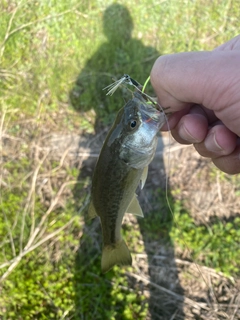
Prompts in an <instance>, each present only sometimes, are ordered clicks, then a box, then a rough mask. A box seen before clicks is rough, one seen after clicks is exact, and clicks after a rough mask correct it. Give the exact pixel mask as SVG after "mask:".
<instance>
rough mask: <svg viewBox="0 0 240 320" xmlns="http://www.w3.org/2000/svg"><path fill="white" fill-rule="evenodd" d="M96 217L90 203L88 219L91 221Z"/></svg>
mask: <svg viewBox="0 0 240 320" xmlns="http://www.w3.org/2000/svg"><path fill="white" fill-rule="evenodd" d="M96 216H97V213H96V210H95V208H94V205H93V202H92V201H91V202H90V205H89V208H88V217H89V219H93V218H96Z"/></svg>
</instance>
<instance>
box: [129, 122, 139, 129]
mask: <svg viewBox="0 0 240 320" xmlns="http://www.w3.org/2000/svg"><path fill="white" fill-rule="evenodd" d="M129 125H130V127H131V128H132V129H133V128H135V127H136V125H137V121H136V120H131V121H130V122H129Z"/></svg>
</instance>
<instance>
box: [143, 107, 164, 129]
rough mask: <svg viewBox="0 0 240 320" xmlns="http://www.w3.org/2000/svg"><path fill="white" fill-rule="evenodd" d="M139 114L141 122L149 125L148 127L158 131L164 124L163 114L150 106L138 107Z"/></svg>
mask: <svg viewBox="0 0 240 320" xmlns="http://www.w3.org/2000/svg"><path fill="white" fill-rule="evenodd" d="M140 113H141V116H142V121H143V122H144V123H149V124H150V125H154V126H156V127H158V128H159V129H160V127H161V126H162V125H163V123H164V122H165V115H164V113H163V112H161V111H159V110H157V109H156V108H154V107H153V106H152V105H151V104H148V103H146V102H145V103H141V105H140Z"/></svg>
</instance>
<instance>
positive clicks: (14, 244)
mask: <svg viewBox="0 0 240 320" xmlns="http://www.w3.org/2000/svg"><path fill="white" fill-rule="evenodd" d="M119 3H120V5H117V4H116V2H112V1H100V0H94V1H87V0H83V1H77V0H71V1H63V0H58V1H52V0H48V1H45V0H41V1H26V0H22V1H11V2H9V1H7V0H3V1H1V4H0V20H1V28H0V66H1V67H0V108H1V130H2V132H3V133H4V134H7V135H8V136H10V137H11V139H10V140H8V141H10V142H11V141H13V142H11V143H13V144H11V143H10V142H9V143H10V145H3V144H2V145H1V152H2V156H1V160H2V164H1V168H0V169H1V170H2V172H3V173H2V178H3V180H4V184H2V186H1V195H0V206H1V212H2V213H1V216H0V239H1V240H0V265H3V264H4V263H5V262H7V261H11V259H14V257H16V256H17V255H18V254H19V253H20V252H21V248H24V246H26V245H27V243H28V241H29V239H30V237H31V235H32V232H33V230H34V228H36V226H37V225H38V224H39V223H40V221H41V218H42V216H43V215H44V214H45V213H46V212H47V210H48V208H49V205H50V202H51V198H49V197H50V195H49V194H45V193H44V192H43V196H44V199H42V198H41V192H40V190H42V189H40V186H43V185H44V183H46V182H44V181H46V180H44V179H46V177H48V176H47V174H48V173H49V172H50V176H49V177H50V178H49V179H50V180H51V181H52V182H53V188H52V191H51V192H52V193H51V196H56V194H57V193H58V191H59V190H60V186H61V185H62V184H63V183H64V182H66V181H73V180H76V179H77V176H78V170H77V169H76V168H75V169H73V168H69V167H67V166H66V167H64V166H63V168H61V170H62V171H61V170H60V171H61V172H60V171H54V170H55V168H56V167H57V166H58V165H59V163H58V162H57V163H55V162H51V161H50V160H48V158H47V160H46V161H45V162H43V164H42V165H41V166H40V167H39V173H38V175H39V177H40V178H38V180H37V182H38V183H37V184H36V185H34V190H33V192H32V193H31V192H30V191H31V185H32V182H33V176H34V170H36V167H37V166H38V164H39V161H41V160H42V159H43V157H44V153H41V152H43V151H41V152H40V153H39V154H38V156H37V158H35V157H34V155H36V153H34V154H33V152H32V151H33V150H35V149H34V148H33V146H32V142H33V141H39V140H38V139H40V137H42V136H44V134H50V133H51V132H52V131H53V132H58V131H64V132H74V133H78V132H79V129H80V132H83V133H85V132H87V133H93V131H94V128H98V127H99V126H104V125H105V124H109V123H111V121H112V120H113V118H114V116H115V112H116V111H117V110H118V109H119V108H120V107H121V106H122V105H123V104H124V98H127V97H128V93H126V92H125V91H124V89H123V90H119V91H118V92H117V93H116V94H115V95H114V96H113V97H106V96H105V92H103V91H102V88H103V87H105V86H107V85H108V84H110V83H111V82H112V78H113V77H115V78H118V77H120V76H121V75H122V74H124V73H128V74H130V75H131V76H132V77H133V78H134V79H136V80H138V81H139V82H141V83H144V81H145V80H146V78H147V77H148V76H149V73H150V70H151V67H152V64H153V63H154V61H155V59H156V58H157V56H158V55H160V54H166V53H173V52H180V51H190V50H211V49H213V48H214V47H215V46H217V45H219V44H221V43H223V42H224V41H227V40H228V39H230V38H232V37H233V36H235V35H236V34H237V33H238V31H239V18H240V16H239V4H238V2H237V1H236V2H234V1H232V2H231V1H220V0H219V1H206V0H205V1H204V0H202V1H200V0H198V1H177V0H174V1H155V0H150V1H147V0H144V1H142V2H141V3H140V2H139V1H136V0H134V1H131V2H129V1H127V0H126V1H121V2H119ZM110 5H112V6H111V7H110V8H108V7H109V6H110ZM107 8H108V9H107ZM103 21H104V26H103ZM148 90H149V92H151V88H150V87H149V88H148ZM14 139H15V140H14ZM16 139H19V140H16ZM14 141H17V142H16V144H15V145H14ZM11 146H12V147H11ZM35 151H36V150H35ZM35 151H34V152H35ZM59 172H60V173H59ZM55 177H56V179H55ZM54 179H55V180H56V181H57V182H56V183H55V182H54V181H55V180H54ZM236 183H238V182H237V181H236ZM88 185H89V181H88V180H83V181H82V182H81V183H80V184H79V185H78V187H77V188H75V189H74V186H73V185H69V186H66V190H67V193H66V195H65V193H63V195H62V197H63V204H61V203H58V206H56V207H54V208H52V210H51V212H50V213H49V214H48V215H47V218H46V220H45V221H44V223H43V224H42V227H41V232H40V233H39V238H38V237H36V238H35V240H34V242H33V243H34V244H37V243H38V242H39V241H41V240H42V239H44V237H47V236H48V235H49V234H52V233H53V232H55V231H57V230H60V228H62V227H64V230H62V231H61V230H60V231H59V232H58V233H57V234H56V236H54V237H52V238H51V239H49V240H48V241H46V242H44V243H42V244H41V245H39V246H37V247H36V248H35V249H34V250H32V251H30V252H29V253H28V254H26V255H24V256H23V257H22V259H21V261H20V263H19V264H17V265H16V268H14V269H13V270H12V271H11V273H9V275H7V276H6V279H4V281H3V282H2V283H1V286H2V287H1V296H0V317H1V318H2V319H91V316H90V315H89V306H92V308H93V310H92V319H146V314H147V312H148V304H147V302H146V301H145V299H144V297H143V295H141V294H140V293H139V292H138V291H137V290H130V288H129V286H128V282H127V279H126V276H125V274H124V270H125V269H121V268H118V267H116V268H114V270H112V271H111V272H110V273H109V274H107V275H104V276H103V275H102V274H101V273H100V252H99V250H97V249H94V248H95V247H96V243H95V242H94V241H93V239H91V236H90V235H88V234H85V232H84V223H83V213H79V211H77V209H76V207H78V208H79V207H81V206H82V205H83V203H84V201H85V195H86V193H88V192H89V188H88ZM73 189H74V190H75V193H76V190H77V191H78V192H79V196H78V200H77V202H78V203H77V204H76V196H75V197H74V196H73V194H72V193H73ZM238 190H239V189H238ZM238 192H239V191H238ZM157 197H160V198H161V199H163V197H162V196H157V195H155V198H156V201H159V198H157ZM164 205H165V204H164ZM24 210H25V211H24ZM24 212H25V213H24ZM182 212H183V213H182ZM33 213H34V215H33ZM174 213H175V216H176V219H177V221H178V225H177V226H176V225H174V224H173V222H172V218H171V217H169V216H167V215H166V216H165V218H163V219H162V220H161V219H160V220H159V219H158V218H159V215H158V214H157V212H152V213H150V214H149V215H148V216H147V217H146V219H145V220H143V221H141V226H142V229H143V230H144V232H145V234H146V235H147V237H148V238H149V239H153V240H156V239H157V238H158V237H163V238H164V239H165V241H166V242H169V243H171V242H175V243H176V245H178V246H180V247H184V245H185V243H187V244H188V247H189V249H190V251H191V253H192V257H194V259H196V261H199V262H201V263H203V264H205V265H209V266H211V267H214V268H216V269H217V270H221V271H223V272H225V273H227V274H230V273H231V274H232V273H236V272H238V269H239V266H240V261H239V253H240V252H239V236H240V234H239V231H238V230H240V228H239V225H240V221H239V219H237V218H236V219H235V220H233V221H232V222H227V223H224V222H221V221H218V222H215V223H214V224H212V225H211V229H207V228H206V227H204V226H195V225H194V222H193V221H192V219H191V218H190V216H189V215H188V213H187V212H185V211H184V208H183V205H182V204H181V203H180V204H178V203H175V204H174ZM69 221H70V222H71V223H69ZM68 223H69V224H68ZM33 224H34V225H35V226H33ZM23 226H24V228H23ZM124 233H125V236H126V238H127V239H128V242H130V246H131V249H132V250H134V251H138V252H139V251H142V250H143V247H142V246H141V245H139V244H134V238H135V237H136V238H138V237H140V234H139V231H138V230H135V231H134V232H132V230H129V229H128V228H127V227H125V229H124ZM169 234H170V236H171V238H172V239H171V240H170V239H169ZM180 234H181V235H180ZM80 239H81V241H85V243H86V248H85V247H84V248H85V249H84V250H85V251H83V252H80V253H79V252H78V246H79V241H80ZM100 246H101V244H100ZM8 267H9V265H7V266H5V267H3V268H1V269H0V271H1V275H3V274H6V272H7V270H8Z"/></svg>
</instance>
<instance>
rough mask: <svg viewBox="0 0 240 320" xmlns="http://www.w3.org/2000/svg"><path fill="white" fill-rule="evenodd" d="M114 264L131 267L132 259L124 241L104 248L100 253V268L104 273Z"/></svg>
mask: <svg viewBox="0 0 240 320" xmlns="http://www.w3.org/2000/svg"><path fill="white" fill-rule="evenodd" d="M116 264H120V265H132V257H131V254H130V251H129V249H128V247H127V245H126V243H125V241H124V240H121V241H120V242H118V243H116V244H114V245H108V246H104V248H103V252H102V261H101V268H102V272H103V273H106V272H108V271H109V270H110V269H112V267H113V266H115V265H116Z"/></svg>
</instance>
